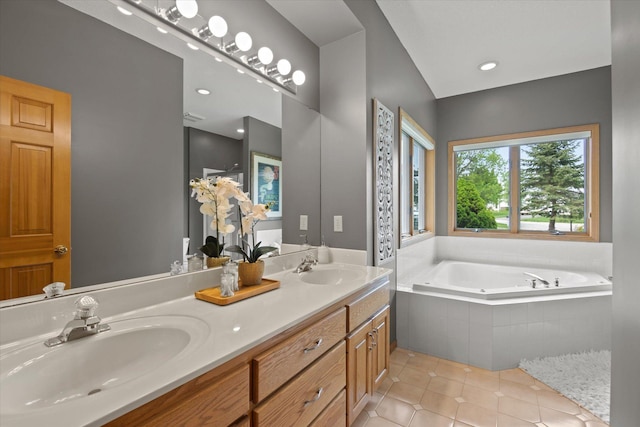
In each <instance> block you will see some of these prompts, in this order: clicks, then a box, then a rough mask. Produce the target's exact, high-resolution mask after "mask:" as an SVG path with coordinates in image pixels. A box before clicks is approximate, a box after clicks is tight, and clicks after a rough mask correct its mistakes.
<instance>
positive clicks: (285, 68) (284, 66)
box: [277, 59, 291, 76]
mask: <svg viewBox="0 0 640 427" xmlns="http://www.w3.org/2000/svg"><path fill="white" fill-rule="evenodd" d="M277 67H278V73H280V75H281V76H286V75H287V74H289V73H290V72H291V62H289V61H287V60H286V59H281V60H280V61H278V65H277Z"/></svg>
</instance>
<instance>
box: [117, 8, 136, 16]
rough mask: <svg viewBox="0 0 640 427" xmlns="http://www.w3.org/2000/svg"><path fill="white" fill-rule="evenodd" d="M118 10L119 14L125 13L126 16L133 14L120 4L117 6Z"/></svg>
mask: <svg viewBox="0 0 640 427" xmlns="http://www.w3.org/2000/svg"><path fill="white" fill-rule="evenodd" d="M118 11H119V12H120V13H121V14H123V15H127V16H131V15H133V13H132V12H130V11H128V10H127V9H125V8H124V7H122V6H118Z"/></svg>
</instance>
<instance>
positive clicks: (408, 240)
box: [400, 231, 436, 249]
mask: <svg viewBox="0 0 640 427" xmlns="http://www.w3.org/2000/svg"><path fill="white" fill-rule="evenodd" d="M433 237H436V235H435V233H433V232H431V231H427V232H425V233H421V234H416V235H415V236H411V237H404V238H402V239H401V240H400V249H402V248H406V247H407V246H411V245H415V244H416V243H420V242H424V241H425V240H429V239H431V238H433Z"/></svg>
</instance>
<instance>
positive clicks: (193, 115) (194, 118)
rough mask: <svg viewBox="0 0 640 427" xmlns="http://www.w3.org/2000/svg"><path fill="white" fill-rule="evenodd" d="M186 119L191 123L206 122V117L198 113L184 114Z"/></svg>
mask: <svg viewBox="0 0 640 427" xmlns="http://www.w3.org/2000/svg"><path fill="white" fill-rule="evenodd" d="M184 119H185V120H187V121H190V122H199V121H200V120H204V117H202V116H199V115H198V114H196V113H184Z"/></svg>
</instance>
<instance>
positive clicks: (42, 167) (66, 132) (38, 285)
mask: <svg viewBox="0 0 640 427" xmlns="http://www.w3.org/2000/svg"><path fill="white" fill-rule="evenodd" d="M70 193H71V96H70V95H69V94H66V93H63V92H58V91H55V90H52V89H48V88H45V87H42V86H36V85H33V84H30V83H26V82H22V81H19V80H15V79H11V78H8V77H4V76H0V300H3V299H8V298H16V297H22V296H27V295H34V294H42V288H43V286H45V285H47V284H48V283H51V282H64V283H65V284H66V285H67V287H69V284H70V279H71V256H70V254H69V253H68V252H69V251H70V250H71V247H70V246H71V215H70V210H71V197H70ZM56 248H57V249H56Z"/></svg>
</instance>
